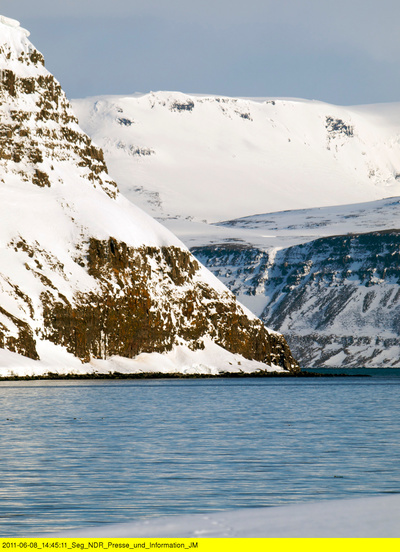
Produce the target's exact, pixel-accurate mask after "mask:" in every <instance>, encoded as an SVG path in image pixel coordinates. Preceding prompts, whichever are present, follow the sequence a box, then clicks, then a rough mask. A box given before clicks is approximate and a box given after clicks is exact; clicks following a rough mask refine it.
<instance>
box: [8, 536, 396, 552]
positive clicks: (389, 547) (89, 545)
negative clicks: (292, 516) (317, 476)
mask: <svg viewBox="0 0 400 552" xmlns="http://www.w3.org/2000/svg"><path fill="white" fill-rule="evenodd" d="M338 547H339V548H340V552H346V551H349V552H357V551H359V552H366V551H367V550H374V551H375V550H379V552H381V551H383V552H395V551H396V552H397V551H398V550H399V549H400V540H399V539H394V538H387V539H384V538H383V539H382V538H376V539H364V538H354V539H348V538H340V539H321V538H315V539H302V538H288V539H278V538H274V539H258V538H254V539H252V538H246V539H242V538H237V539H230V538H218V539H207V538H202V539H195V538H189V539H154V538H110V539H103V538H101V539H100V538H99V539H98V538H93V539H91V538H84V539H81V538H76V539H74V538H66V539H63V538H34V539H30V538H26V539H1V538H0V552H5V551H7V550H8V551H11V550H41V551H44V552H54V551H56V550H75V551H79V550H90V551H92V550H93V551H96V552H102V551H104V550H107V551H118V550H135V551H137V552H140V551H141V550H151V551H152V552H156V551H157V550H191V551H193V552H224V551H229V552H247V551H250V552H253V551H254V552H259V551H260V552H261V551H262V552H265V551H268V552H281V551H282V552H283V551H284V552H286V551H287V550H290V551H291V552H293V551H295V552H321V551H323V552H325V551H326V552H331V551H332V552H337V549H338Z"/></svg>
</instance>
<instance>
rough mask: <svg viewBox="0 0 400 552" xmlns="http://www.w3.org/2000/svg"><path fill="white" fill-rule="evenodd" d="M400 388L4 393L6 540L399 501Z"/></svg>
mask: <svg viewBox="0 0 400 552" xmlns="http://www.w3.org/2000/svg"><path fill="white" fill-rule="evenodd" d="M399 391H400V378H399V377H386V376H383V377H369V378H357V377H347V378H326V379H325V378H310V379H282V378H254V379H240V380H237V379H216V380H213V379H201V380H146V381H138V380H124V381H116V380H113V381H90V380H86V381H45V382H44V381H36V382H2V383H0V435H1V448H0V475H1V482H0V536H1V537H7V536H29V535H32V534H38V533H43V532H49V536H50V533H51V532H54V531H57V530H60V529H67V528H68V529H71V528H75V527H84V526H93V525H98V524H105V523H119V522H125V521H132V520H138V519H140V518H145V517H150V516H160V515H172V514H183V513H200V512H213V511H217V510H225V509H233V508H247V507H249V508H250V507H263V506H275V505H281V504H288V503H296V502H297V503H298V502H307V501H315V500H321V499H333V498H346V497H347V498H350V497H360V496H373V495H375V494H382V493H398V492H400V401H399Z"/></svg>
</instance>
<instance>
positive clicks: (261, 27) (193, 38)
mask: <svg viewBox="0 0 400 552" xmlns="http://www.w3.org/2000/svg"><path fill="white" fill-rule="evenodd" d="M0 13H1V14H2V15H5V16H7V17H12V18H14V19H18V20H19V21H20V22H21V25H22V26H23V27H25V28H27V29H28V30H30V32H31V37H30V39H31V41H32V42H33V44H34V45H35V46H36V47H37V48H38V49H39V50H40V51H41V52H42V53H43V54H44V56H45V59H46V66H47V68H48V69H49V70H50V71H51V72H52V73H54V75H55V76H56V77H57V78H58V80H59V81H60V82H61V84H62V86H63V88H64V90H65V91H66V93H67V95H68V96H69V97H70V98H78V97H85V96H91V95H99V94H130V93H133V92H149V91H150V90H153V91H156V90H180V91H182V92H187V93H190V92H196V93H209V94H221V95H228V96H277V97H281V96H286V97H287V96H289V97H300V98H309V99H316V100H322V101H327V102H331V103H336V104H342V105H349V104H361V103H374V102H389V101H400V32H399V25H400V1H399V0H274V1H271V0H241V1H238V0H199V1H198V2H196V1H193V0H141V1H137V0H61V1H60V0H0Z"/></svg>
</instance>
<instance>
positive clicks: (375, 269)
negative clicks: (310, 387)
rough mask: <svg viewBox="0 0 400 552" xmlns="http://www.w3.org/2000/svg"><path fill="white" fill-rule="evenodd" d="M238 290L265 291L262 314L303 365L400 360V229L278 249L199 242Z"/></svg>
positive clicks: (205, 257)
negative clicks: (280, 332) (280, 334)
mask: <svg viewBox="0 0 400 552" xmlns="http://www.w3.org/2000/svg"><path fill="white" fill-rule="evenodd" d="M194 252H195V254H196V256H197V257H198V258H199V259H200V260H201V261H203V262H204V263H205V264H206V265H207V266H209V267H210V268H212V269H213V271H214V272H215V274H216V275H219V276H220V277H222V278H223V279H224V281H225V282H226V283H227V284H228V285H229V286H230V287H231V289H233V290H235V292H236V293H248V294H250V295H257V294H262V295H263V296H264V297H265V304H264V308H263V312H262V314H261V319H262V320H263V321H264V322H265V323H266V324H268V325H271V326H272V327H274V328H277V329H278V330H279V331H282V332H283V333H284V334H285V335H286V337H287V339H288V343H289V344H290V346H291V349H292V351H293V352H294V354H295V355H296V356H297V358H299V359H300V362H301V363H302V365H303V366H354V367H361V366H370V367H382V366H396V367H397V366H400V337H399V336H400V326H399V316H400V287H399V284H400V269H399V266H400V263H399V261H400V231H399V230H384V231H377V232H369V233H363V234H349V235H344V236H332V237H328V238H321V239H317V240H313V241H311V242H308V243H304V244H300V245H296V246H293V247H288V248H283V249H281V250H278V251H274V252H273V253H271V252H267V251H262V250H260V249H257V248H251V247H248V248H246V247H242V248H237V247H233V248H232V247H230V246H222V245H220V246H212V247H210V246H209V247H204V248H196V249H195V251H194Z"/></svg>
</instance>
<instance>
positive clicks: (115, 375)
mask: <svg viewBox="0 0 400 552" xmlns="http://www.w3.org/2000/svg"><path fill="white" fill-rule="evenodd" d="M338 377H340V378H343V377H344V378H348V377H362V378H369V377H371V375H369V374H356V375H352V374H351V375H350V374H344V373H341V374H323V373H320V372H307V371H300V372H252V373H245V372H238V373H232V372H221V373H220V374H215V375H213V374H183V373H181V374H180V373H169V374H168V373H162V372H142V373H136V374H134V373H131V374H129V373H128V374H125V373H122V372H111V373H108V374H107V373H105V374H100V373H92V374H57V373H55V372H48V373H47V374H42V375H35V376H6V377H5V376H0V382H2V381H40V380H44V381H46V380H48V381H54V380H118V379H119V380H128V379H132V380H138V379H139V380H143V379H148V380H153V379H224V378H229V379H232V378H237V379H238V378H338Z"/></svg>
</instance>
